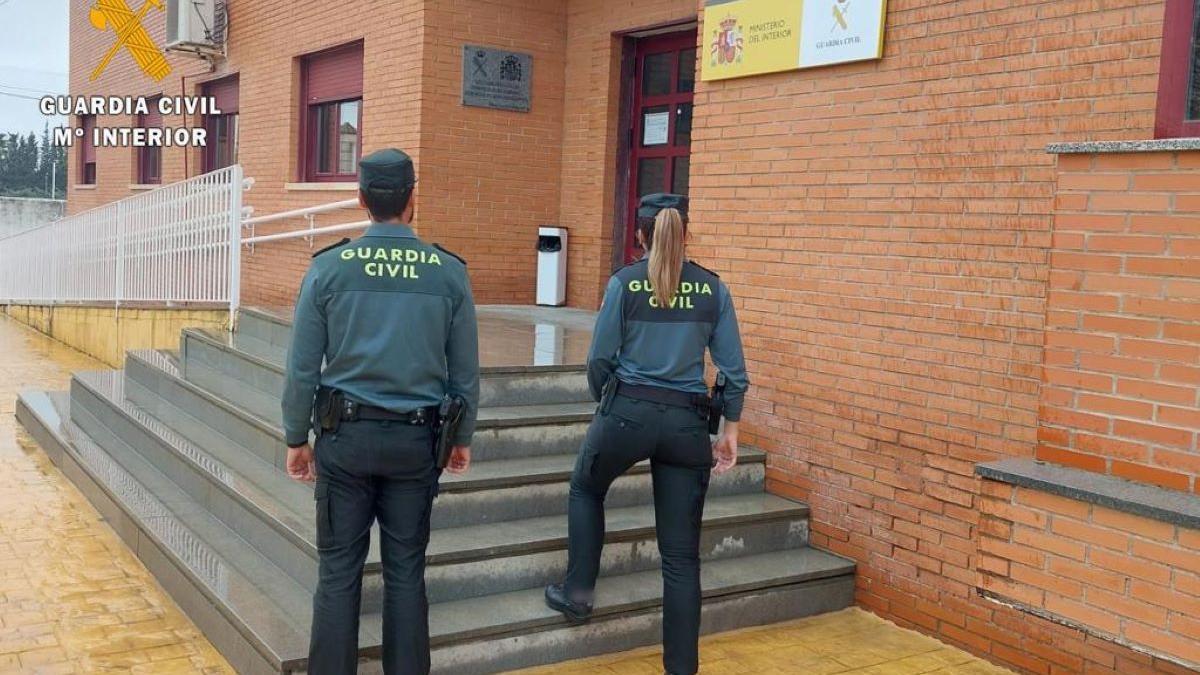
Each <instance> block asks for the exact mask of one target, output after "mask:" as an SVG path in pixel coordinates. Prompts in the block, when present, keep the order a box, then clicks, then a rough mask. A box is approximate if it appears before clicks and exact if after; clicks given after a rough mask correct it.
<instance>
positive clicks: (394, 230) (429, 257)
mask: <svg viewBox="0 0 1200 675" xmlns="http://www.w3.org/2000/svg"><path fill="white" fill-rule="evenodd" d="M322 361H324V363H325V368H324V369H322V368H321V363H322ZM318 385H324V386H327V387H333V388H335V389H340V390H341V391H343V392H345V394H346V396H347V397H349V398H350V399H352V400H354V401H358V402H359V403H366V404H368V405H373V406H378V407H380V408H385V409H387V410H392V411H395V412H409V411H412V410H415V409H417V408H421V407H426V406H433V405H437V404H438V403H440V402H441V400H442V398H443V396H445V395H446V394H457V395H459V396H462V397H463V398H464V399H465V400H466V401H467V413H466V417H465V419H464V421H463V424H462V426H461V427H460V429H459V433H458V436H457V438H455V439H453V442H454V443H455V444H456V445H469V444H470V442H471V435H472V434H473V433H474V430H475V416H476V413H477V411H478V409H479V341H478V335H477V328H476V324H475V301H474V299H473V298H472V297H471V284H470V281H469V280H468V279H467V268H466V265H465V264H464V263H463V262H462V261H461V260H459V259H458V258H457V257H455V256H454V255H453V254H451V253H449V252H447V251H444V250H442V249H439V248H437V247H434V246H430V245H429V244H426V243H425V242H423V241H421V240H420V239H418V238H417V236H416V235H415V234H413V231H412V230H411V229H410V228H409V227H407V226H405V225H389V224H383V223H375V224H373V225H371V226H370V227H369V228H367V231H366V233H365V234H364V235H363V236H362V237H361V238H359V239H357V240H355V241H352V242H349V243H346V244H343V245H341V246H336V247H334V248H332V249H330V250H328V251H325V252H323V253H321V254H320V255H318V256H317V257H316V258H314V259H313V262H312V265H311V266H310V267H309V269H308V274H306V275H305V277H304V282H303V284H302V285H301V287H300V297H299V299H298V300H297V301H296V318H295V325H294V327H293V329H292V347H291V350H290V351H289V352H288V364H287V377H286V379H285V383H284V392H283V429H284V434H285V436H286V440H287V442H288V444H289V445H296V444H298V443H302V442H304V441H305V440H307V439H308V429H309V426H310V424H311V419H310V417H311V413H312V404H313V396H314V394H315V392H316V389H317V386H318Z"/></svg>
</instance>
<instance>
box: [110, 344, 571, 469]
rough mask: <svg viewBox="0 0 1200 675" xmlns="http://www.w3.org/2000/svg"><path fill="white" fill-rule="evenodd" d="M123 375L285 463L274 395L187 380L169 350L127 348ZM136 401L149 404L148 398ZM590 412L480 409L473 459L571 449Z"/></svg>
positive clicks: (217, 378) (565, 407)
mask: <svg viewBox="0 0 1200 675" xmlns="http://www.w3.org/2000/svg"><path fill="white" fill-rule="evenodd" d="M125 374H126V379H127V381H129V383H130V384H131V385H132V384H136V385H137V386H130V387H128V391H129V393H130V395H131V396H134V397H138V396H142V394H143V393H145V392H152V393H155V394H158V395H159V396H160V397H161V398H164V399H167V400H169V401H177V402H179V403H180V407H182V408H183V409H185V410H187V411H188V413H189V414H190V415H191V416H193V417H196V418H197V419H199V420H201V421H203V422H204V423H205V424H207V425H208V426H211V427H213V428H216V429H221V430H228V432H227V434H226V435H228V436H229V437H230V438H234V439H237V440H238V441H239V442H240V443H242V444H243V445H244V446H245V447H246V448H247V449H248V450H250V451H252V452H254V453H255V454H256V455H258V456H259V457H262V458H263V459H265V460H266V461H270V462H273V463H274V464H275V465H276V466H278V467H280V468H282V467H283V465H284V458H285V455H286V448H285V447H284V444H283V430H282V429H281V428H280V421H279V418H280V411H279V397H278V395H277V394H276V395H274V397H273V399H271V398H269V397H268V395H267V394H265V393H262V392H257V391H254V390H251V389H249V388H247V387H246V386H245V385H244V384H243V383H241V382H239V381H238V380H235V379H233V378H232V377H230V376H226V375H223V374H220V373H214V372H206V373H205V374H204V376H203V377H202V378H201V379H202V383H197V382H195V381H192V380H188V379H185V378H184V377H183V375H182V373H181V372H180V369H179V362H178V358H177V357H176V356H175V355H173V354H171V353H169V352H156V351H134V352H129V354H128V356H127V360H126V366H125ZM193 374H195V371H193ZM135 400H137V402H138V403H139V404H143V405H145V406H147V407H151V408H152V407H153V406H152V403H151V402H149V401H146V400H143V399H136V398H135ZM255 401H257V403H255ZM272 401H273V402H272ZM247 403H249V405H247ZM257 411H262V412H257ZM593 411H594V405H593V404H590V403H572V404H559V405H541V406H514V407H489V408H483V409H481V410H480V412H479V422H478V425H477V430H476V434H475V440H474V443H473V444H472V457H473V458H474V459H476V460H478V461H489V460H499V459H510V458H516V457H525V456H536V455H549V454H563V453H573V452H575V451H576V450H577V449H578V448H579V444H580V443H581V442H582V441H583V436H584V434H585V433H586V431H587V423H588V422H589V421H590V420H591V415H592V412H593Z"/></svg>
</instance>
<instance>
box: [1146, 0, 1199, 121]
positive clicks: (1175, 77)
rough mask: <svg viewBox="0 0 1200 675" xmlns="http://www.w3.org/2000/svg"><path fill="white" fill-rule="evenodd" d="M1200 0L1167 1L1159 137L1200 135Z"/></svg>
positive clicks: (1159, 109)
mask: <svg viewBox="0 0 1200 675" xmlns="http://www.w3.org/2000/svg"><path fill="white" fill-rule="evenodd" d="M1198 7H1200V0H1167V3H1166V16H1165V17H1164V21H1163V40H1162V59H1161V62H1160V64H1159V71H1158V112H1157V114H1156V116H1155V121H1154V136H1155V138H1178V137H1181V136H1200V10H1198Z"/></svg>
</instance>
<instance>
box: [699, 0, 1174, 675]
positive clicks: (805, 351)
mask: <svg viewBox="0 0 1200 675" xmlns="http://www.w3.org/2000/svg"><path fill="white" fill-rule="evenodd" d="M1162 14H1163V3H1162V2H1161V1H1149V0H1148V1H1145V2H1137V1H1132V2H1122V3H1117V4H1112V3H1109V4H1105V5H1103V6H1100V5H1097V4H1096V3H1093V2H1083V1H1067V2H1062V1H1049V0H1046V1H1039V2H1034V1H1023V2H1018V3H1002V4H996V3H988V2H984V1H982V0H968V1H965V2H955V3H934V2H929V1H926V0H899V1H893V2H890V3H889V7H888V16H887V37H886V40H885V57H884V59H883V60H882V61H880V62H870V63H861V64H851V65H843V66H835V67H829V68H822V69H815V70H809V71H801V72H792V73H782V74H774V75H766V76H761V77H752V78H744V79H738V80H730V81H724V82H719V83H702V84H701V85H699V86H698V88H697V94H696V112H695V115H696V121H695V126H694V131H693V146H692V184H691V190H692V221H693V227H692V229H693V233H694V235H695V237H694V242H693V246H692V251H693V253H694V255H695V256H696V257H697V258H698V259H700V260H701V261H702V262H703V263H704V264H705V265H707V266H711V267H713V268H714V269H716V270H717V271H718V272H720V273H721V275H722V278H723V279H725V280H726V281H728V282H729V283H730V285H731V287H732V289H733V292H734V294H735V296H736V298H737V309H738V312H739V316H740V318H741V321H742V326H743V334H744V337H745V342H746V352H747V355H748V358H749V360H750V370H751V378H752V380H753V381H754V387H753V389H752V391H751V393H750V399H749V401H748V408H747V415H746V425H745V426H746V429H747V431H748V436H749V437H748V438H747V441H748V442H750V443H753V444H755V445H758V446H761V447H764V448H765V449H766V450H768V451H769V460H768V477H769V485H770V489H772V490H774V491H776V492H779V493H781V494H785V495H790V496H794V497H797V498H801V499H804V500H806V501H808V503H809V504H810V505H811V507H812V514H813V541H814V543H815V544H816V545H818V546H822V547H825V548H828V549H831V550H833V551H836V552H838V553H841V554H844V555H847V556H849V557H852V558H854V559H855V560H856V561H858V563H859V568H858V571H859V572H858V585H859V589H858V601H859V603H860V604H861V605H863V606H865V607H868V608H871V609H872V610H874V611H877V612H879V613H881V614H884V615H886V616H888V617H890V618H893V619H896V620H897V621H899V622H901V623H903V624H905V625H909V626H913V627H917V628H919V629H921V630H923V631H926V632H929V633H932V634H935V635H938V636H939V637H941V638H943V639H946V640H949V641H951V642H953V643H955V644H958V645H961V646H964V647H967V648H969V649H971V650H973V651H975V652H977V653H981V654H985V655H988V656H989V657H990V658H992V659H994V660H996V661H998V662H1001V663H1003V664H1006V665H1009V666H1012V667H1015V668H1018V669H1021V670H1026V671H1029V672H1042V673H1045V672H1050V669H1051V667H1052V664H1053V665H1054V667H1055V668H1057V670H1059V671H1074V672H1080V671H1082V670H1084V669H1085V667H1086V668H1089V669H1092V670H1095V671H1097V672H1110V671H1112V670H1119V671H1120V672H1138V668H1144V669H1145V670H1150V669H1151V668H1157V667H1159V666H1158V665H1157V663H1156V662H1153V661H1152V660H1151V659H1148V658H1147V659H1145V661H1144V662H1142V665H1141V666H1134V665H1130V664H1132V663H1134V662H1135V661H1138V658H1139V657H1135V656H1133V655H1132V652H1130V651H1129V650H1128V649H1124V650H1122V651H1121V652H1120V655H1117V654H1114V653H1111V652H1108V651H1107V650H1104V649H1092V648H1090V647H1088V645H1089V644H1091V643H1092V642H1093V641H1094V638H1090V637H1085V636H1084V635H1083V634H1081V633H1080V632H1078V631H1075V630H1072V629H1068V628H1064V627H1061V626H1057V625H1055V624H1053V623H1052V622H1050V621H1042V620H1039V619H1035V618H1032V617H1030V616H1029V615H1027V614H1025V613H1023V612H1020V611H1018V610H1015V609H1012V608H1008V607H1003V606H998V605H995V604H994V603H990V602H987V601H984V600H982V599H981V598H980V597H979V596H978V593H977V586H978V583H979V579H978V576H977V570H976V562H977V560H978V558H979V555H980V554H979V550H978V547H979V537H980V534H979V533H980V522H979V519H980V514H979V508H978V500H979V498H980V495H979V490H980V487H979V486H980V482H979V480H978V479H977V478H976V477H975V476H974V474H973V469H974V465H975V463H976V462H979V461H985V460H992V459H996V458H998V457H1003V456H1026V457H1028V456H1032V455H1033V454H1034V452H1035V447H1036V443H1037V429H1038V410H1039V391H1040V386H1041V375H1042V349H1043V338H1044V336H1043V327H1044V324H1045V322H1046V296H1047V280H1048V278H1049V275H1050V247H1051V232H1052V221H1053V209H1054V199H1053V198H1054V194H1055V190H1056V173H1055V165H1054V161H1055V158H1054V156H1052V155H1048V154H1046V153H1045V146H1046V144H1048V143H1050V142H1056V141H1065V140H1097V139H1145V138H1149V137H1150V136H1151V135H1152V127H1153V112H1154V111H1153V108H1154V102H1155V90H1156V87H1157V73H1158V54H1159V47H1160V39H1159V36H1160V35H1161V30H1162ZM1105 654H1107V656H1105Z"/></svg>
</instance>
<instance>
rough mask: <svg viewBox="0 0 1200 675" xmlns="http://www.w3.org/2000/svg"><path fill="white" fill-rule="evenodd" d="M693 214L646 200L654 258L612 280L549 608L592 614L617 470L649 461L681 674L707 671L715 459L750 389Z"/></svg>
mask: <svg viewBox="0 0 1200 675" xmlns="http://www.w3.org/2000/svg"><path fill="white" fill-rule="evenodd" d="M686 213H687V197H683V196H680V195H667V194H656V195H647V196H646V197H644V198H642V201H641V203H640V204H639V205H638V228H637V236H638V242H639V243H640V244H641V245H642V247H643V248H644V249H646V250H647V251H649V254H648V255H647V256H646V257H644V258H642V259H641V260H640V261H638V262H636V263H633V264H632V265H629V266H627V267H625V268H624V269H622V270H620V271H618V272H617V273H616V274H614V275H613V277H612V279H610V280H609V282H608V289H607V291H606V292H605V295H604V305H603V306H602V307H601V308H600V314H599V316H598V317H597V319H596V328H595V332H594V334H593V337H592V347H591V351H590V353H589V354H588V385H589V387H590V388H591V391H592V397H593V398H595V399H596V400H598V401H600V407H599V409H598V410H597V415H596V417H595V419H594V420H593V421H592V424H591V427H590V428H589V429H588V432H587V437H586V439H585V440H584V443H583V447H582V449H581V450H580V452H579V459H578V461H577V463H576V465H575V473H574V475H573V476H572V478H571V496H570V505H569V515H568V535H569V542H568V545H567V549H568V563H567V577H566V580H565V581H564V583H562V584H553V585H551V586H548V587H547V588H546V604H547V605H549V606H550V608H551V609H554V610H556V611H559V612H562V613H563V614H564V615H566V617H567V619H568V620H570V621H572V622H583V621H586V620H587V619H588V617H589V616H590V615H591V611H592V592H593V589H594V588H595V584H596V575H597V574H598V573H599V568H600V549H601V547H602V546H603V545H604V496H605V494H606V493H607V492H608V488H609V486H610V485H612V482H613V481H614V480H616V478H617V477H618V476H620V475H621V474H622V473H624V472H625V471H626V470H627V469H629V467H631V466H633V465H634V464H635V463H637V462H639V461H641V460H644V459H647V458H649V459H650V467H651V472H652V475H653V483H654V511H655V521H656V527H657V531H658V549H659V552H660V553H661V555H662V572H663V643H664V652H663V665H664V666H665V668H666V670H667V672H668V673H670V674H671V675H691V673H695V672H696V669H697V667H698V663H697V661H698V655H697V650H698V641H699V634H700V520H701V515H702V512H703V510H704V496H705V493H706V492H707V489H708V479H709V473H710V471H711V470H713V469H714V457H715V460H716V461H715V470H716V471H717V472H718V473H722V472H725V471H728V470H729V469H730V468H732V467H733V465H734V464H735V463H736V462H737V444H738V441H737V437H738V420H739V419H740V417H741V413H742V400H743V398H744V396H745V392H746V388H747V387H748V386H749V381H748V379H747V377H746V365H745V362H744V359H743V356H742V341H741V337H740V336H739V334H738V326H737V318H736V317H735V316H734V312H733V301H732V299H731V298H730V295H729V289H728V288H727V287H726V286H725V284H723V283H721V280H720V279H719V278H717V275H716V274H713V273H712V272H710V271H708V270H706V269H704V268H703V267H701V266H699V265H697V264H696V263H694V262H691V261H689V260H687V259H686V257H685V255H684V243H685V238H686V235H687V224H686ZM705 349H708V350H709V352H710V353H711V354H712V359H713V363H714V364H716V366H717V369H718V370H720V371H721V373H723V374H724V375H725V378H726V390H725V391H726V393H725V399H726V404H725V429H724V433H723V434H722V435H721V437H720V438H719V439H718V440H717V442H716V443H715V444H711V445H710V441H709V436H708V421H707V420H708V408H707V405H706V401H707V398H706V397H705V393H706V388H705V382H704V350H705ZM613 378H615V379H613ZM610 380H611V381H610Z"/></svg>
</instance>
